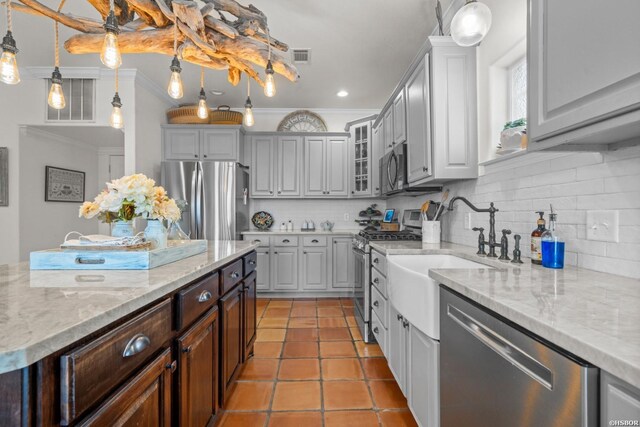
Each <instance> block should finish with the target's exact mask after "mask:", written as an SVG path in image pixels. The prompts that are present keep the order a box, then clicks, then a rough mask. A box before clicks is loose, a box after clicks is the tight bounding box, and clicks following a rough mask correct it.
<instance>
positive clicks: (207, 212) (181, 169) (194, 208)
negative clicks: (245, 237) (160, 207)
mask: <svg viewBox="0 0 640 427" xmlns="http://www.w3.org/2000/svg"><path fill="white" fill-rule="evenodd" d="M161 173H162V175H161V184H162V186H163V187H164V188H165V189H166V190H167V192H168V194H169V196H170V197H172V198H173V199H175V200H176V201H182V202H183V203H184V204H185V208H184V210H183V214H182V220H181V221H180V227H181V228H182V230H183V231H184V232H185V233H187V234H188V235H189V237H191V238H192V239H206V240H241V237H242V236H241V233H242V232H243V231H245V230H248V229H249V168H248V167H246V166H243V165H241V164H240V163H235V162H180V161H167V162H162V172H161Z"/></svg>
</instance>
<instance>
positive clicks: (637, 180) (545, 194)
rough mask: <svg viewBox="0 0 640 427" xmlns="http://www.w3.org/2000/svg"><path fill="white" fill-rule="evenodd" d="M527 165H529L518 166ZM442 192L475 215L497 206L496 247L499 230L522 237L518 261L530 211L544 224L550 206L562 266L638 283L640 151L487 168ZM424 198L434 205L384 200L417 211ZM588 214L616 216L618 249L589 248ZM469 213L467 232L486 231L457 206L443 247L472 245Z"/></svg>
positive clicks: (480, 220) (480, 217)
mask: <svg viewBox="0 0 640 427" xmlns="http://www.w3.org/2000/svg"><path fill="white" fill-rule="evenodd" d="M527 157H529V158H530V159H534V160H535V162H534V163H530V160H528V161H524V159H525V158H527ZM447 187H448V188H449V189H450V190H451V197H453V196H456V195H459V196H464V197H467V198H468V199H469V200H470V201H471V202H472V203H474V204H476V205H477V206H478V207H481V208H482V207H488V203H489V202H495V205H496V207H497V208H498V209H499V212H497V213H496V234H497V236H498V239H499V238H500V236H501V233H500V231H501V230H502V229H503V228H508V229H510V230H511V231H512V233H514V234H520V235H522V242H523V243H524V244H523V248H522V249H523V254H524V255H527V256H528V255H529V236H530V235H531V231H532V230H533V229H534V228H535V222H536V218H537V215H536V214H535V211H538V210H543V211H544V212H545V218H546V219H547V220H548V218H549V217H548V213H549V204H550V203H551V204H553V207H554V209H555V210H556V211H557V213H558V224H559V230H560V231H561V232H562V234H563V235H564V237H565V239H566V243H567V246H566V248H567V249H566V259H565V262H566V263H567V264H570V265H577V266H580V267H583V268H588V269H592V270H597V271H603V272H607V273H613V274H619V275H623V276H628V277H633V278H640V146H635V147H629V148H624V149H620V150H616V151H611V152H604V153H534V154H527V155H526V156H524V157H522V158H520V159H512V160H509V161H505V162H501V163H496V164H493V165H490V166H487V167H486V169H485V174H484V175H482V176H480V177H479V178H478V179H477V180H469V181H463V182H458V183H453V184H451V185H448V186H447ZM426 198H430V199H432V200H439V199H440V194H434V195H429V196H423V197H418V198H416V197H406V196H403V197H395V198H391V199H389V200H387V206H388V207H390V208H396V209H415V208H418V207H419V206H420V205H421V204H422V202H423V201H424V199H426ZM587 210H617V211H618V212H619V220H620V239H619V242H616V243H609V242H599V241H593V240H587V238H586V230H587V224H586V212H587ZM469 213H470V215H471V224H472V226H481V227H484V228H485V229H487V230H488V228H489V216H488V214H479V213H474V212H472V211H471V210H470V209H469V208H468V207H467V206H466V205H465V204H464V203H461V202H458V203H457V204H456V207H455V210H454V211H453V212H447V213H446V214H445V215H444V217H443V240H446V241H450V242H454V243H459V244H464V245H469V246H474V245H475V244H476V242H477V233H475V232H474V231H472V230H465V229H464V219H465V216H466V215H467V214H469ZM486 233H487V232H486V231H485V234H486ZM512 249H513V240H511V241H510V251H511V250H512ZM510 255H511V254H510Z"/></svg>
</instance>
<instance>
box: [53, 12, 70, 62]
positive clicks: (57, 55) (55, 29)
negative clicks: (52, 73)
mask: <svg viewBox="0 0 640 427" xmlns="http://www.w3.org/2000/svg"><path fill="white" fill-rule="evenodd" d="M66 1H67V0H60V5H59V6H58V13H60V11H61V10H62V6H64V4H65V2H66ZM53 32H54V34H55V38H54V43H55V46H54V56H55V66H56V68H57V67H60V48H59V46H58V39H59V34H58V21H54V22H53Z"/></svg>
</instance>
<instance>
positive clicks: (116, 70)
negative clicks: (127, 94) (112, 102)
mask: <svg viewBox="0 0 640 427" xmlns="http://www.w3.org/2000/svg"><path fill="white" fill-rule="evenodd" d="M115 73H116V93H118V69H117V68H116V69H115Z"/></svg>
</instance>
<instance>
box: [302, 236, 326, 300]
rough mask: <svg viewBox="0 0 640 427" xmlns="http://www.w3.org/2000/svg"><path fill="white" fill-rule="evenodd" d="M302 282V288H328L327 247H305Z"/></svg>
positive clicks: (303, 251) (303, 250)
mask: <svg viewBox="0 0 640 427" xmlns="http://www.w3.org/2000/svg"><path fill="white" fill-rule="evenodd" d="M300 266H301V269H300V282H301V284H302V289H313V290H326V289H327V285H328V281H327V270H328V264H327V248H326V247H324V248H319V247H313V248H310V247H304V248H303V249H302V257H301V263H300Z"/></svg>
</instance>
